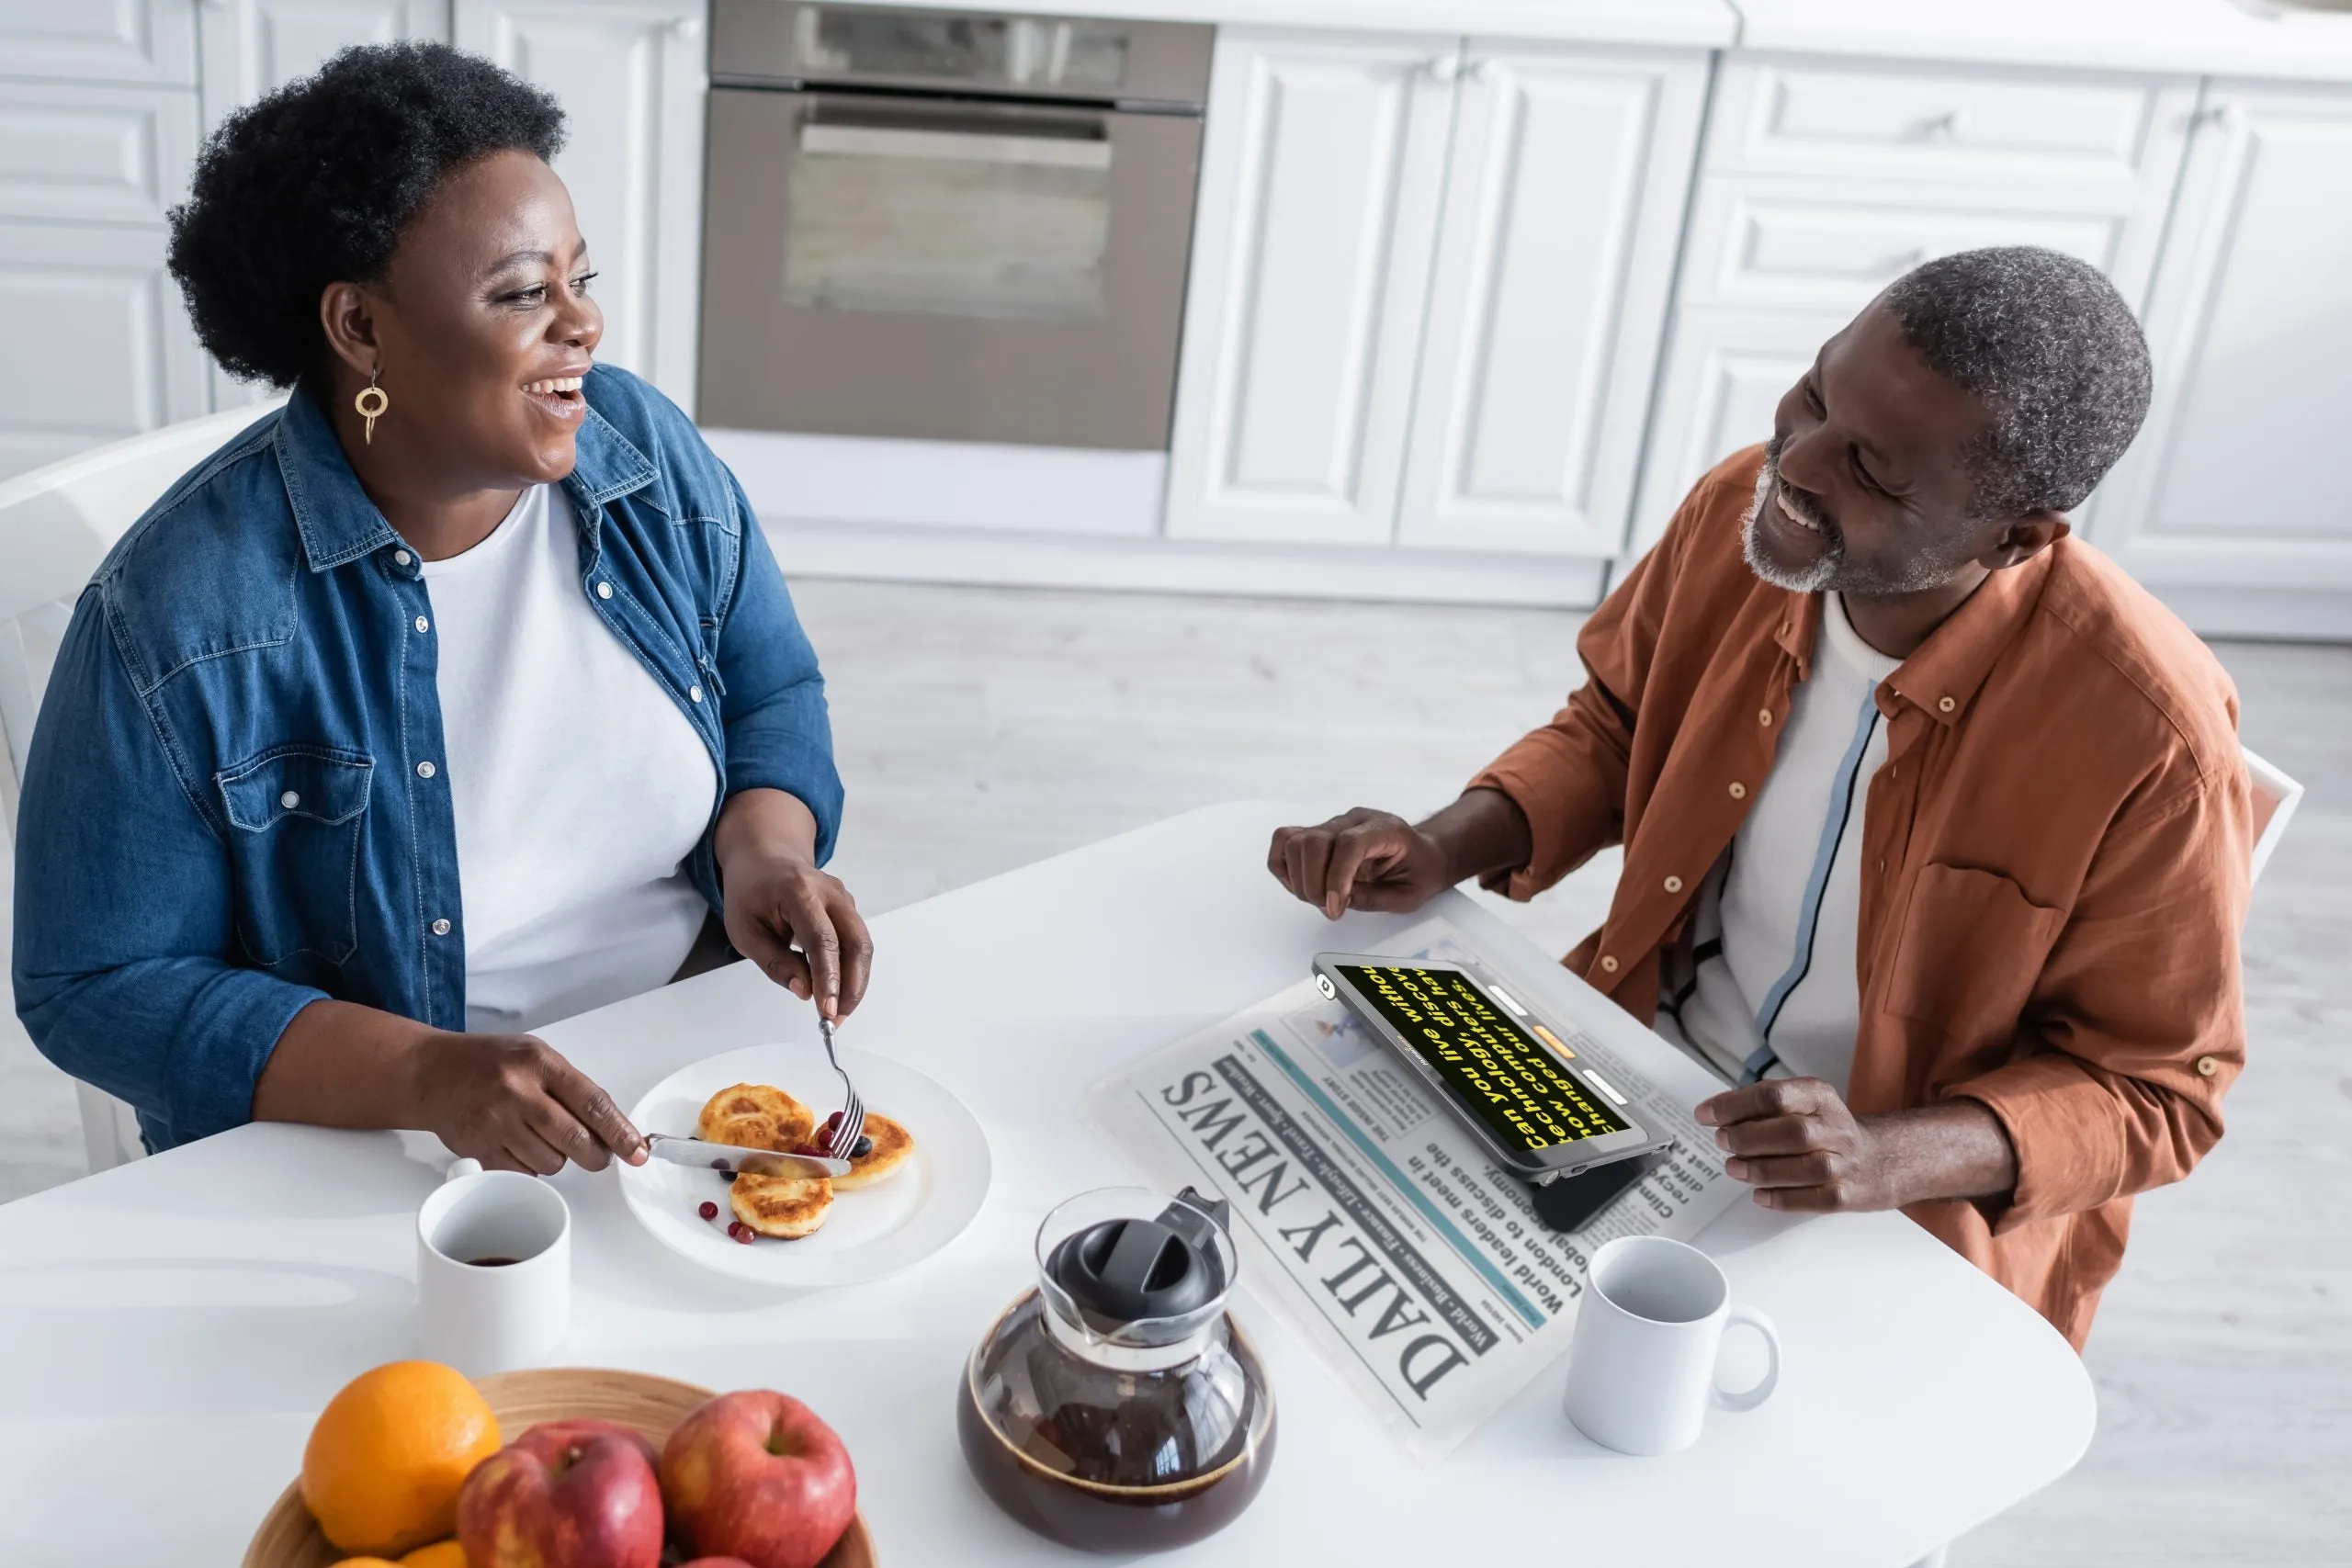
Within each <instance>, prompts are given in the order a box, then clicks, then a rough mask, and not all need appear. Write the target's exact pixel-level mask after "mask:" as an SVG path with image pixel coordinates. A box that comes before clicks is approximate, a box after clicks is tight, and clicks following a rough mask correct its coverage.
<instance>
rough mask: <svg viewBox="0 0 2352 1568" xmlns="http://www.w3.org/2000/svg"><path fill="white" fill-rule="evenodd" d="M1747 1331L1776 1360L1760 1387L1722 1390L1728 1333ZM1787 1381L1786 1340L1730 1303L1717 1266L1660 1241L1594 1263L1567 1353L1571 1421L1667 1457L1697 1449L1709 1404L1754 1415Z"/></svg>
mask: <svg viewBox="0 0 2352 1568" xmlns="http://www.w3.org/2000/svg"><path fill="white" fill-rule="evenodd" d="M1735 1323H1744V1324H1746V1325H1748V1326H1749V1327H1751V1328H1753V1329H1755V1330H1756V1331H1757V1332H1758V1334H1761V1335H1762V1336H1763V1337H1764V1348H1765V1350H1766V1352H1767V1354H1768V1355H1769V1357H1770V1360H1769V1363H1768V1364H1767V1365H1766V1367H1765V1370H1764V1377H1763V1380H1762V1381H1761V1382H1758V1383H1757V1385H1756V1386H1755V1387H1754V1388H1751V1389H1748V1390H1747V1391H1745V1392H1744V1393H1726V1392H1725V1391H1724V1390H1723V1389H1720V1388H1717V1387H1716V1386H1715V1351H1716V1349H1717V1348H1718V1347H1720V1346H1721V1345H1722V1344H1723V1337H1724V1329H1725V1328H1726V1327H1728V1326H1729V1325H1732V1324H1735ZM1780 1381H1781V1337H1780V1335H1779V1333H1778V1332H1777V1331H1775V1330H1774V1328H1773V1327H1772V1320H1771V1319H1770V1318H1769V1317H1766V1316H1765V1315H1764V1314H1762V1313H1760V1312H1758V1311H1757V1310H1756V1309H1755V1308H1753V1307H1744V1306H1734V1305H1732V1304H1731V1287H1730V1285H1729V1284H1728V1283H1727V1282H1726V1281H1725V1280H1724V1271H1723V1270H1722V1269H1718V1268H1716V1267H1715V1261H1714V1259H1713V1258H1709V1257H1708V1256H1707V1255H1706V1254H1705V1253H1703V1252H1702V1251H1700V1250H1699V1249H1698V1248H1697V1247H1685V1246H1684V1245H1683V1244H1682V1243H1680V1242H1679V1241H1668V1240H1667V1239H1666V1237H1664V1236H1661V1235H1624V1236H1619V1237H1618V1238H1617V1239H1616V1240H1615V1241H1612V1242H1609V1243H1606V1244H1605V1245H1603V1246H1602V1247H1601V1248H1600V1251H1598V1252H1596V1253H1594V1254H1593V1255H1592V1267H1591V1269H1589V1270H1588V1271H1587V1272H1586V1275H1585V1292H1584V1300H1583V1302H1582V1303H1579V1305H1578V1306H1577V1329H1576V1336H1575V1337H1574V1338H1573V1339H1572V1340H1571V1341H1570V1342H1569V1347H1568V1397H1567V1407H1568V1419H1569V1420H1571V1421H1573V1422H1575V1423H1576V1424H1577V1430H1578V1431H1580V1432H1582V1433H1583V1434H1584V1435H1585V1436H1586V1437H1588V1438H1591V1439H1592V1440H1593V1441H1594V1442H1596V1443H1600V1444H1601V1445H1603V1446H1605V1447H1608V1448H1612V1449H1615V1450H1617V1451H1618V1452H1620V1453H1628V1454H1670V1453H1674V1452H1676V1451H1678V1450H1682V1449H1687V1448H1689V1447H1690V1446H1691V1444H1692V1443H1695V1442H1697V1441H1698V1440H1699V1429H1700V1427H1702V1425H1703V1424H1704V1423H1705V1421H1706V1416H1707V1406H1708V1404H1710V1403H1712V1404H1715V1405H1716V1406H1718V1407H1719V1408H1721V1409H1724V1410H1753V1409H1755V1408H1756V1407H1757V1406H1758V1405H1759V1404H1763V1403H1764V1402H1765V1401H1766V1400H1768V1399H1770V1398H1771V1397H1772V1390H1773V1388H1774V1387H1775V1386H1776V1385H1777V1384H1778V1383H1779V1382H1780Z"/></svg>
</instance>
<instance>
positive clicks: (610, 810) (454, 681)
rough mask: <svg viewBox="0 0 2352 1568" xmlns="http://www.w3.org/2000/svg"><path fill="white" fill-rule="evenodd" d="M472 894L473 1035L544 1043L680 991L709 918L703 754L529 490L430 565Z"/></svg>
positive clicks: (450, 758)
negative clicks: (699, 856) (595, 1017)
mask: <svg viewBox="0 0 2352 1568" xmlns="http://www.w3.org/2000/svg"><path fill="white" fill-rule="evenodd" d="M423 570H424V581H425V592H427V594H428V595H429V596H430V598H431V601H432V614H433V621H434V626H433V627H432V631H433V635H434V636H435V637H438V638H439V639H440V649H439V652H440V670H439V675H438V678H437V684H438V686H439V689H440V694H441V737H442V741H441V743H442V746H443V748H444V749H445V750H447V753H448V755H447V761H446V764H445V767H446V776H447V780H448V785H449V794H450V806H451V807H452V809H453V811H454V813H455V815H456V818H457V829H458V886H459V892H460V895H461V897H462V898H463V900H464V915H465V927H464V930H465V943H466V1027H467V1028H469V1029H471V1030H477V1031H483V1032H502V1033H503V1032H516V1031H525V1030H532V1029H537V1028H538V1027H539V1026H540V1025H541V1024H544V1023H548V1022H550V1021H554V1020H556V1019H559V1018H568V1017H570V1016H571V1014H573V1013H576V1012H584V1011H586V1010H589V1009H591V1008H597V1007H602V1006H604V1005H605V1003H606V1002H613V1001H618V1000H619V999H620V998H623V997H629V996H635V995H636V994H638V993H639V992H640V991H648V990H651V989H652V988H653V987H656V986H660V985H663V984H665V983H667V982H668V980H669V978H670V976H673V975H674V974H676V973H677V970H678V965H679V964H682V963H684V961H685V956H686V953H687V951H688V950H689V949H691V948H692V947H693V945H694V941H695V935H696V933H697V932H699V931H701V929H702V922H703V915H704V911H705V909H706V908H707V906H706V905H705V904H704V902H703V899H702V895H701V894H700V893H699V892H697V891H696V890H695V886H694V883H693V881H692V879H691V878H689V877H688V875H687V874H686V872H685V870H684V865H683V862H684V860H685V858H686V857H687V855H688V854H690V853H692V852H693V850H694V848H695V844H696V843H697V842H698V841H699V840H701V838H702V832H703V829H704V828H705V827H706V826H707V824H708V823H709V821H710V814H711V811H712V809H713V807H714V806H715V804H716V802H717V800H718V769H717V767H716V766H715V765H714V764H713V763H712V761H711V757H710V751H709V750H708V748H707V747H706V746H705V745H704V744H703V741H702V738H701V737H700V736H699V735H697V734H695V728H694V726H693V725H692V724H690V723H688V722H687V719H686V716H685V715H684V713H682V712H680V711H679V709H678V705H677V704H676V703H675V702H673V700H672V699H671V697H670V694H668V693H667V692H665V691H663V690H662V687H661V685H660V683H659V682H656V681H655V680H654V678H653V676H652V673H651V672H650V671H648V670H647V669H646V668H645V667H644V666H643V665H642V664H639V662H638V660H637V656H636V655H635V654H634V653H632V652H631V651H630V650H629V649H628V647H627V646H626V645H625V644H623V643H622V641H621V639H620V638H619V637H616V636H614V635H613V633H612V632H611V630H610V629H608V628H607V627H606V626H605V624H604V622H603V621H601V620H600V619H598V618H597V615H596V612H595V611H594V609H592V608H590V607H589V604H588V596H587V592H586V590H585V589H584V588H583V587H582V569H581V563H580V531H579V525H578V524H577V523H576V522H575V520H574V515H573V513H572V510H571V502H568V501H567V500H565V499H564V495H563V492H562V491H561V490H560V489H559V488H558V487H556V486H554V485H534V486H532V487H531V488H530V489H529V490H526V491H524V492H523V494H522V497H521V499H519V500H518V501H516V502H515V510H514V511H512V512H510V513H507V515H506V520H505V521H504V522H503V523H501V524H499V525H498V526H497V528H496V529H495V530H493V531H492V534H491V535H490V536H489V537H488V538H486V539H484V540H482V542H481V544H479V545H476V546H475V547H473V548H472V549H470V550H468V551H467V552H466V553H465V554H463V555H460V556H452V557H450V558H448V559H447V560H438V561H427V562H425V563H424V568H423Z"/></svg>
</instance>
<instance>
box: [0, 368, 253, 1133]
mask: <svg viewBox="0 0 2352 1568" xmlns="http://www.w3.org/2000/svg"><path fill="white" fill-rule="evenodd" d="M283 401H284V399H283V398H282V397H281V398H277V399H273V400H270V401H268V402H266V403H257V404H254V405H251V406H249V407H245V408H239V409H231V410H229V411H228V412H225V413H217V414H211V415H209V416H207V417H206V418H203V419H192V420H188V421H187V422H186V423H181V424H175V425H171V426H169V427H167V428H165V429H163V430H157V431H153V432H150V433H149V434H145V435H134V436H132V437H131V438H130V440H128V441H118V442H116V443H115V444H114V445H113V446H101V447H99V448H98V449H97V450H96V451H93V452H85V453H82V454H80V455H79V456H77V457H67V458H65V459H63V460H62V461H61V462H56V463H51V465H49V467H47V468H36V469H34V470H33V471H32V472H31V473H29V474H22V475H19V476H18V477H17V478H16V479H0V740H5V741H6V745H5V746H0V821H6V824H7V827H8V840H9V844H10V847H11V849H12V850H13V847H14V845H15V841H16V827H17V801H18V798H19V796H18V790H19V787H20V784H21V781H22V779H23V777H24V771H25V760H26V757H27V755H28V752H29V751H30V750H31V747H32V739H33V718H34V716H35V715H36V714H38V713H39V712H40V697H41V692H42V690H43V689H44V688H45V687H46V686H47V685H48V684H49V671H50V666H51V662H52V661H53V660H55V658H56V655H57V645H58V641H59V639H60V638H61V637H63V635H64V632H65V623H66V618H67V616H68V615H70V614H71V613H72V608H73V603H74V599H75V598H77V597H78V596H79V595H80V594H81V592H82V589H83V588H84V586H85V584H87V583H88V582H89V581H90V574H91V573H92V572H94V571H95V570H97V565H98V562H99V561H101V560H103V559H104V558H106V553H107V550H109V549H111V548H112V547H113V546H114V542H115V541H116V540H117V539H119V538H120V537H122V536H123V534H124V532H125V531H126V530H127V529H129V528H130V525H132V524H133V523H135V522H137V521H138V520H139V517H140V514H141V513H143V512H145V511H146V510H147V508H148V507H149V506H151V505H153V503H154V501H155V498H156V497H158V496H160V495H162V494H163V493H164V491H166V490H168V489H170V488H171V485H172V481H174V480H175V479H178V478H179V477H180V476H181V475H182V474H184V473H186V472H187V470H188V469H190V468H194V467H195V466H196V465H197V464H198V462H201V461H202V460H203V459H204V457H206V456H207V455H208V454H209V453H210V452H212V451H213V450H214V449H215V448H216V447H218V446H220V445H221V444H222V443H223V442H225V441H227V440H228V439H229V438H230V437H231V436H232V435H234V434H237V432H239V431H240V430H243V428H244V427H245V426H247V425H249V424H251V423H253V422H254V421H255V420H257V419H259V418H261V417H262V415H264V414H266V413H267V412H269V411H270V409H272V408H273V407H275V406H277V403H279V402H283ZM74 1087H75V1089H76V1090H77V1092H78V1093H79V1095H80V1098H81V1102H82V1145H83V1148H84V1151H85V1153H86V1154H87V1156H88V1157H89V1163H90V1169H91V1170H93V1171H100V1170H106V1169H108V1168H112V1167H114V1166H118V1165H120V1164H122V1163H123V1162H124V1161H126V1160H131V1159H136V1158H138V1157H139V1156H140V1155H141V1153H142V1152H143V1150H142V1146H141V1144H140V1141H139V1123H138V1121H137V1119H136V1118H135V1117H133V1116H132V1114H131V1111H130V1107H129V1106H128V1105H125V1104H124V1103H123V1102H122V1101H120V1100H117V1099H115V1098H114V1097H113V1096H112V1095H110V1094H107V1093H106V1092H105V1091H103V1090H101V1089H94V1088H92V1087H91V1086H90V1085H88V1084H77V1085H75V1086H74Z"/></svg>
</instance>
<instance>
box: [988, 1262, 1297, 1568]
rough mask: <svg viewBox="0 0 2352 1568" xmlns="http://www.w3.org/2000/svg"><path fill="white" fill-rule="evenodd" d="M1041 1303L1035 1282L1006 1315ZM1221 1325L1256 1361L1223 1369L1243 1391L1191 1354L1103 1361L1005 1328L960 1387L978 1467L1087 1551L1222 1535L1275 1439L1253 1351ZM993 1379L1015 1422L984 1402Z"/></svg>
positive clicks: (1036, 1525) (1046, 1531)
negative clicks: (1126, 1365) (1146, 1366)
mask: <svg viewBox="0 0 2352 1568" xmlns="http://www.w3.org/2000/svg"><path fill="white" fill-rule="evenodd" d="M1039 1310H1040V1303H1039V1302H1038V1300H1037V1298H1035V1296H1032V1297H1030V1298H1029V1299H1028V1300H1027V1301H1026V1302H1024V1303H1022V1304H1021V1305H1019V1306H1017V1307H1015V1309H1014V1310H1013V1312H1012V1314H1009V1321H1008V1322H1007V1323H1006V1324H1004V1325H1001V1326H1002V1327H1008V1328H1013V1329H1022V1328H1030V1327H1032V1326H1034V1314H1036V1313H1038V1312H1039ZM1218 1333H1219V1337H1220V1338H1221V1339H1222V1341H1223V1342H1222V1344H1221V1345H1220V1346H1219V1348H1218V1349H1219V1352H1220V1354H1219V1356H1218V1359H1223V1358H1224V1357H1227V1356H1229V1357H1231V1358H1233V1359H1235V1361H1237V1362H1242V1363H1247V1365H1248V1369H1249V1374H1250V1375H1248V1376H1246V1377H1236V1378H1233V1379H1231V1380H1220V1381H1221V1382H1224V1385H1225V1386H1226V1387H1227V1388H1230V1389H1232V1390H1233V1391H1235V1392H1236V1393H1237V1394H1238V1399H1239V1404H1238V1405H1237V1404H1227V1402H1225V1401H1224V1400H1222V1399H1218V1398H1204V1397H1203V1391H1204V1384H1203V1382H1202V1380H1201V1377H1200V1376H1199V1374H1198V1373H1197V1371H1192V1372H1190V1373H1189V1375H1188V1370H1187V1369H1185V1368H1171V1369H1170V1370H1168V1371H1160V1372H1135V1373H1125V1374H1121V1373H1114V1372H1106V1371H1104V1370H1103V1369H1102V1368H1100V1367H1096V1366H1092V1365H1090V1364H1089V1363H1087V1362H1084V1361H1081V1360H1079V1359H1076V1358H1073V1357H1071V1356H1070V1355H1069V1354H1068V1353H1067V1352H1066V1351H1064V1350H1062V1349H1061V1348H1059V1347H1057V1346H1056V1345H1055V1344H1054V1343H1053V1341H1052V1340H1051V1339H1050V1338H1048V1337H1046V1336H1045V1335H1044V1334H1043V1333H1042V1332H1038V1333H1022V1332H1012V1333H1006V1334H1003V1335H1001V1336H999V1337H997V1338H996V1340H995V1344H994V1347H992V1348H993V1349H995V1350H996V1351H997V1352H999V1353H997V1354H991V1351H990V1350H989V1349H984V1350H983V1351H982V1352H981V1354H980V1356H979V1357H978V1358H977V1359H976V1361H975V1364H974V1365H973V1366H972V1367H971V1368H970V1369H969V1370H968V1371H967V1375H966V1377H965V1379H964V1387H963V1390H962V1396H961V1397H960V1398H959V1399H958V1400H957V1401H956V1435H957V1437H958V1438H960V1439H961V1440H962V1442H963V1447H964V1458H965V1460H966V1461H967V1463H968V1464H970V1466H971V1468H972V1473H973V1475H974V1476H975V1477H976V1478H978V1481H979V1483H980V1485H981V1486H982V1487H983V1488H984V1489H985V1490H986V1491H987V1492H988V1494H989V1496H990V1497H992V1498H994V1499H995V1500H996V1503H997V1505H998V1506H1000V1507H1001V1508H1003V1509H1004V1511H1005V1512H1006V1513H1008V1514H1011V1515H1012V1517H1014V1518H1016V1519H1018V1520H1020V1521H1021V1522H1022V1523H1023V1524H1024V1525H1026V1526H1028V1527H1029V1528H1030V1529H1034V1530H1035V1531H1036V1532H1037V1533H1038V1534H1040V1535H1042V1536H1046V1537H1047V1538H1049V1539H1051V1540H1058V1541H1061V1542H1063V1543H1064V1544H1065V1545H1069V1546H1075V1547H1080V1548H1081V1549H1084V1550H1086V1551H1166V1550H1168V1549H1170V1548H1171V1547H1178V1546H1184V1545H1189V1544H1190V1543H1192V1542H1193V1541H1196V1540H1202V1539H1204V1538H1205V1537H1207V1536H1210V1535H1214V1534H1215V1533H1216V1531H1218V1530H1220V1529H1224V1528H1225V1527H1226V1526H1227V1525H1229V1524H1231V1523H1232V1522H1233V1521H1234V1520H1235V1519H1236V1518H1238V1517H1240V1514H1241V1511H1242V1510H1243V1509H1245V1508H1247V1507H1248V1506H1250V1500H1251V1499H1252V1498H1254V1497H1255V1496H1256V1495H1258V1489H1259V1488H1260V1487H1261V1486H1262V1485H1263V1484H1264V1483H1265V1479H1266V1472H1267V1468H1268V1466H1269V1465H1270V1464H1271V1462H1272V1459H1273V1449H1274V1427H1273V1418H1272V1408H1271V1407H1270V1406H1267V1405H1265V1404H1263V1399H1264V1395H1263V1394H1262V1393H1261V1392H1260V1391H1261V1389H1262V1387H1263V1381H1262V1378H1261V1377H1260V1376H1258V1375H1257V1372H1256V1357H1255V1355H1254V1354H1253V1353H1252V1352H1251V1351H1250V1348H1249V1346H1248V1344H1247V1343H1246V1342H1245V1341H1243V1340H1241V1338H1240V1337H1239V1336H1238V1334H1234V1335H1231V1336H1230V1337H1226V1335H1225V1331H1224V1330H1223V1329H1222V1328H1220V1330H1219V1331H1218ZM984 1380H985V1381H986V1382H989V1384H990V1385H991V1392H992V1394H993V1395H995V1396H996V1397H994V1398H992V1401H991V1402H992V1403H994V1404H997V1405H998V1407H999V1408H1000V1409H1002V1410H1005V1411H1006V1413H1007V1416H1008V1417H1009V1418H1010V1419H1012V1425H1013V1427H1014V1428H1015V1429H1014V1430H1013V1431H1012V1432H1011V1433H1008V1432H1006V1431H1004V1430H1002V1429H1001V1428H1000V1427H998V1426H997V1425H996V1424H995V1423H994V1422H993V1421H991V1420H990V1419H989V1416H988V1414H987V1413H986V1412H985V1411H983V1409H982V1408H981V1404H980V1399H981V1393H980V1387H981V1383H982V1382H983V1381H984ZM1015 1389H1017V1390H1018V1393H1012V1390H1015ZM1007 1393H1012V1397H1009V1398H1007V1397H1003V1396H1004V1395H1006V1394H1007ZM1014 1411H1018V1412H1020V1413H1021V1414H1020V1415H1018V1416H1014V1415H1012V1412H1014ZM1170 1476H1173V1477H1177V1478H1178V1479H1174V1480H1163V1479H1162V1478H1164V1477H1170Z"/></svg>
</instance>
